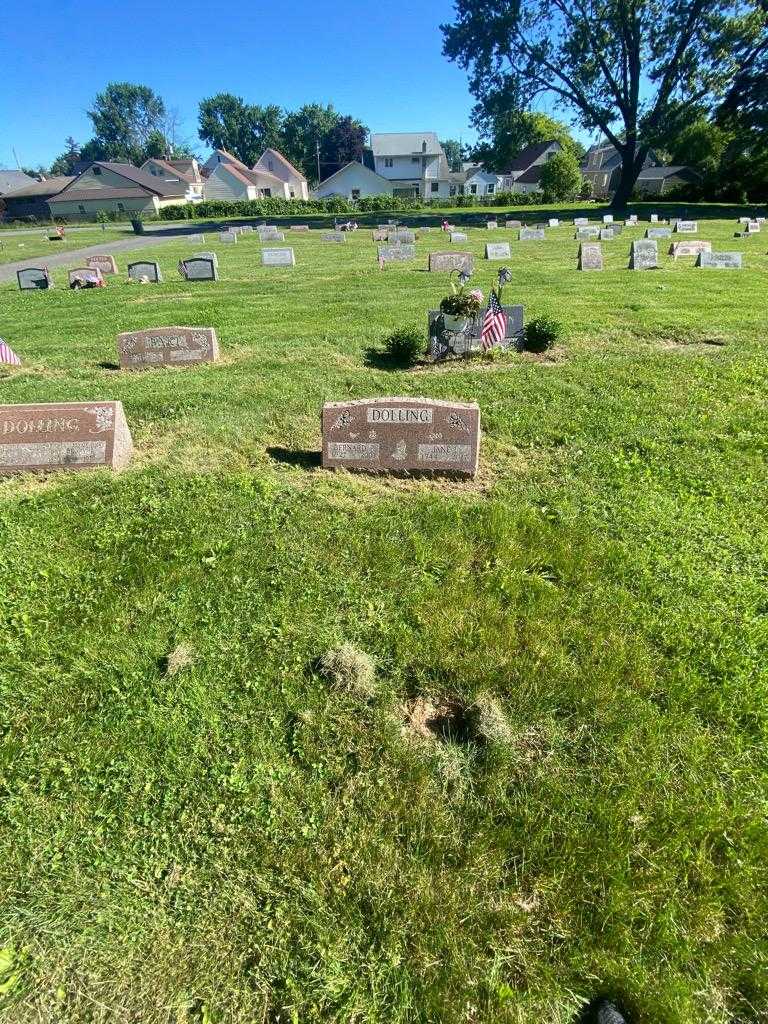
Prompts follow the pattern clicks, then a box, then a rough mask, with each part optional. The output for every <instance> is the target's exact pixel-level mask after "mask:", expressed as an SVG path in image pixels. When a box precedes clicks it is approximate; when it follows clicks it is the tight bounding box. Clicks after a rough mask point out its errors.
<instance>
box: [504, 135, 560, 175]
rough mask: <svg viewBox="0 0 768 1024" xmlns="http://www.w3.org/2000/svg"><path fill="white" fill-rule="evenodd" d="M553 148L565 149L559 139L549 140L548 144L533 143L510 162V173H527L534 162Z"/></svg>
mask: <svg viewBox="0 0 768 1024" xmlns="http://www.w3.org/2000/svg"><path fill="white" fill-rule="evenodd" d="M551 146H557V148H558V149H562V148H563V147H562V146H561V145H560V143H559V142H558V141H557V139H549V140H548V141H547V142H533V143H531V145H530V146H526V147H525V149H524V150H523V151H522V152H521V153H518V154H517V156H516V157H515V158H514V160H512V161H511V162H510V165H509V170H510V171H527V170H528V168H529V167H530V166H531V164H532V163H533V162H534V160H538V159H539V157H540V156H543V155H544V154H545V153H546V152H547V150H548V149H549V148H550V147H551Z"/></svg>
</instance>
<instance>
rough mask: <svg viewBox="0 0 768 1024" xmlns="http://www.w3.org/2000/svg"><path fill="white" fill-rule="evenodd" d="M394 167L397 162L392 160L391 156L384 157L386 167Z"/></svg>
mask: <svg viewBox="0 0 768 1024" xmlns="http://www.w3.org/2000/svg"><path fill="white" fill-rule="evenodd" d="M394 165H395V161H394V160H393V159H392V157H391V156H385V157H384V166H385V167H394Z"/></svg>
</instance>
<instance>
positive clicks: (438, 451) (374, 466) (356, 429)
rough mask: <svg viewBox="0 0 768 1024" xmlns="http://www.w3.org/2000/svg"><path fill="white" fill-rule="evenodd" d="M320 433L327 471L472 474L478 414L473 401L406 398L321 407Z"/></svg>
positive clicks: (361, 401) (473, 473)
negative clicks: (337, 469)
mask: <svg viewBox="0 0 768 1024" xmlns="http://www.w3.org/2000/svg"><path fill="white" fill-rule="evenodd" d="M322 428H323V466H324V467H325V468H327V469H333V468H338V467H345V468H347V469H357V470H367V471H369V472H382V471H384V472H386V471H390V472H413V471H417V472H418V471H429V472H440V473H459V474H461V475H463V476H474V475H475V473H476V472H477V464H478V456H479V449H480V409H479V407H478V406H477V405H476V404H475V403H474V402H439V401H435V400H433V399H430V398H410V397H408V398H368V399H362V400H360V401H352V402H326V404H325V405H324V406H323V417H322Z"/></svg>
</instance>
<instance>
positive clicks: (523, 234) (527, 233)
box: [517, 228, 546, 242]
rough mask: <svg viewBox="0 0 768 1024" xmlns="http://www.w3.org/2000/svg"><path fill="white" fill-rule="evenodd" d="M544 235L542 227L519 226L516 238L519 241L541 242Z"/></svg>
mask: <svg viewBox="0 0 768 1024" xmlns="http://www.w3.org/2000/svg"><path fill="white" fill-rule="evenodd" d="M545 237H546V236H545V234H544V229H543V228H520V231H519V232H518V235H517V240H518V241H519V242H543V241H544V239H545Z"/></svg>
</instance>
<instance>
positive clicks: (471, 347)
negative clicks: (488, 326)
mask: <svg viewBox="0 0 768 1024" xmlns="http://www.w3.org/2000/svg"><path fill="white" fill-rule="evenodd" d="M502 308H503V309H504V312H505V313H506V315H507V326H506V330H505V332H504V338H503V340H502V341H501V342H499V344H498V345H497V346H495V347H496V348H500V349H503V350H504V351H507V350H508V349H511V348H512V349H517V348H519V347H520V346H521V344H522V340H523V307H522V306H503V307H502ZM484 318H485V310H484V309H481V310H480V312H479V313H478V314H477V316H474V317H471V318H470V319H469V320H468V322H467V326H466V327H465V328H464V330H463V331H454V330H447V329H446V327H445V323H444V320H443V314H442V313H441V312H440V311H439V310H438V309H431V310H430V311H429V315H428V326H429V354H430V355H431V356H432V358H433V359H434V360H436V361H440V360H442V359H449V358H451V357H454V356H466V355H468V354H469V353H471V352H482V351H483V350H484V349H483V343H482V340H481V338H480V334H481V332H482V329H483V319H484Z"/></svg>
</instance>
